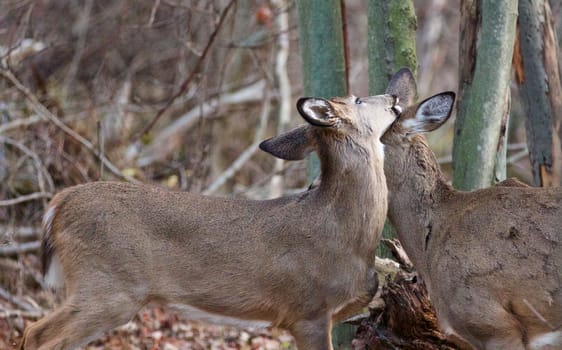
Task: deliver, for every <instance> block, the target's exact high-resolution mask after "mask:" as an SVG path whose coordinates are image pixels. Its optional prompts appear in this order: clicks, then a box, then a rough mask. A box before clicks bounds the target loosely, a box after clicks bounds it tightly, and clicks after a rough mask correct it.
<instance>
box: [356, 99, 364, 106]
mask: <svg viewBox="0 0 562 350" xmlns="http://www.w3.org/2000/svg"><path fill="white" fill-rule="evenodd" d="M361 103H363V101H361V99H360V98H359V97H356V98H355V104H356V105H360V104H361Z"/></svg>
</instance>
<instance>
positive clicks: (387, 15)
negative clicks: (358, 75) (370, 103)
mask: <svg viewBox="0 0 562 350" xmlns="http://www.w3.org/2000/svg"><path fill="white" fill-rule="evenodd" d="M367 16H368V24H369V28H368V56H369V93H370V94H371V95H378V94H383V93H384V91H385V90H386V86H387V85H388V81H389V80H390V77H391V76H392V74H394V73H395V72H396V71H397V70H399V69H400V68H402V67H408V68H410V70H411V71H412V73H414V76H416V72H417V66H418V62H417V57H416V28H417V20H416V13H415V11H414V4H413V1H412V0H391V1H387V0H369V1H368V3H367Z"/></svg>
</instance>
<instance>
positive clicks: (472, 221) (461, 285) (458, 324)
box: [382, 71, 562, 350]
mask: <svg viewBox="0 0 562 350" xmlns="http://www.w3.org/2000/svg"><path fill="white" fill-rule="evenodd" d="M401 74H403V75H410V76H411V73H409V71H401ZM404 80H405V79H404ZM409 85H410V89H409V90H410V93H408V94H401V95H399V97H400V99H401V100H403V101H407V102H406V103H408V104H409V103H411V102H412V100H413V97H414V96H415V84H414V81H413V78H411V79H410V84H409ZM407 90H408V89H405V90H403V91H407ZM389 93H392V91H389ZM453 101H454V95H452V94H451V93H445V94H439V95H436V96H434V97H431V98H429V99H427V100H425V101H423V102H421V103H419V104H417V105H413V106H410V107H408V108H406V109H405V111H404V113H403V115H401V116H400V117H399V119H398V120H397V122H396V123H395V124H394V125H393V126H392V127H391V128H390V129H389V130H388V131H387V132H386V133H385V135H384V136H383V138H382V141H383V143H384V144H385V173H386V179H387V186H388V190H389V208H388V215H389V218H390V220H391V222H392V224H393V225H394V227H395V228H396V232H397V235H398V238H399V239H400V241H401V243H402V245H403V247H404V249H405V251H406V253H407V254H408V256H409V257H410V259H411V260H412V262H413V264H414V266H415V267H416V269H417V270H418V272H419V273H420V275H421V276H422V277H423V279H424V281H425V282H426V285H427V288H428V293H429V296H430V297H431V300H432V303H433V305H434V306H435V309H436V313H437V316H438V319H439V323H440V325H441V328H442V329H443V330H444V331H445V332H446V333H448V334H450V335H452V336H453V337H454V338H457V339H458V338H460V340H461V342H462V341H464V342H468V343H470V344H471V346H473V347H475V348H478V349H513V350H519V349H521V350H522V349H560V348H562V235H561V234H562V190H561V189H559V188H556V189H554V188H551V189H543V188H531V187H527V186H525V185H523V184H522V183H518V182H517V181H514V180H507V181H504V182H502V183H499V184H498V185H496V186H494V187H491V188H487V189H482V190H478V191H473V192H462V191H457V190H455V189H454V188H452V187H451V186H450V185H448V184H447V182H446V180H445V178H444V176H443V174H442V173H441V171H440V169H439V165H438V163H437V161H436V158H435V156H434V154H433V152H432V151H431V150H430V148H429V147H428V145H427V143H426V141H425V139H424V137H423V136H421V135H416V133H419V132H425V131H431V130H433V129H435V128H437V127H439V126H440V125H441V124H442V123H444V122H445V121H446V120H447V118H448V117H449V115H450V111H451V109H452V106H453Z"/></svg>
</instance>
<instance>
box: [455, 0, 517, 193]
mask: <svg viewBox="0 0 562 350" xmlns="http://www.w3.org/2000/svg"><path fill="white" fill-rule="evenodd" d="M516 19H517V1H514V0H501V1H495V0H481V1H476V0H466V1H463V2H461V38H460V47H459V49H460V55H459V56H460V62H459V67H460V82H459V99H458V102H457V117H456V120H455V142H454V147H453V168H454V177H453V185H454V186H455V187H456V188H458V189H462V190H473V189H477V188H484V187H488V186H490V185H492V183H493V182H494V180H496V181H499V180H501V179H502V177H505V174H497V173H496V169H495V166H496V159H497V155H498V152H502V151H503V150H502V145H503V144H504V142H503V139H502V137H504V136H502V135H505V129H506V126H505V125H506V122H507V114H508V112H509V81H510V77H511V62H512V58H513V45H514V38H515V27H516V25H515V23H516ZM498 177H499V178H498Z"/></svg>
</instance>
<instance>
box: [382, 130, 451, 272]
mask: <svg viewBox="0 0 562 350" xmlns="http://www.w3.org/2000/svg"><path fill="white" fill-rule="evenodd" d="M415 141H417V142H413V143H410V144H409V147H408V148H407V149H404V150H402V152H404V153H403V154H401V155H400V157H395V156H393V155H391V154H388V155H387V159H389V158H391V157H392V158H393V159H394V158H400V159H401V160H402V161H401V162H400V165H399V166H389V167H387V169H389V168H392V169H393V174H389V173H387V179H388V181H387V183H388V190H389V206H388V214H389V218H390V220H391V222H392V224H393V226H394V228H395V229H396V231H397V235H398V238H399V239H400V241H401V243H402V245H403V246H404V249H405V250H406V253H407V254H408V256H409V258H410V259H411V260H412V262H413V263H414V265H415V266H416V268H417V269H418V270H420V272H421V273H422V275H424V272H425V271H427V267H426V261H427V259H426V255H427V251H428V248H429V245H430V244H431V243H432V240H436V239H437V237H435V235H436V233H435V232H433V231H434V230H433V228H434V227H435V220H436V215H435V212H434V210H435V208H437V207H438V206H439V205H440V203H441V202H442V201H444V200H445V199H446V198H447V197H449V196H450V195H451V194H452V192H453V189H452V187H451V186H450V185H448V184H447V182H446V180H445V177H444V175H443V173H442V172H441V170H440V168H439V164H438V163H437V160H436V158H435V155H434V154H433V152H432V151H431V150H430V148H429V147H428V146H427V144H426V142H425V140H424V139H423V138H419V139H418V140H415Z"/></svg>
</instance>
